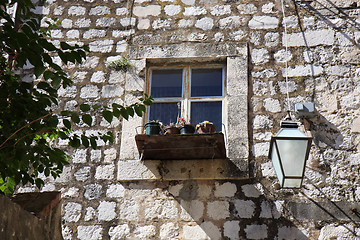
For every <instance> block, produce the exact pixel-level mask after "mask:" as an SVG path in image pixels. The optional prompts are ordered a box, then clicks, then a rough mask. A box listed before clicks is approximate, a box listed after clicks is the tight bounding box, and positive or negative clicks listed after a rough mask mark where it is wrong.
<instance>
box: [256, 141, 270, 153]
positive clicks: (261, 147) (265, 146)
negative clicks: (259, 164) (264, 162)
mask: <svg viewBox="0 0 360 240" xmlns="http://www.w3.org/2000/svg"><path fill="white" fill-rule="evenodd" d="M269 147H270V144H269V142H262V143H255V144H254V146H253V148H254V149H253V153H254V156H255V157H260V156H267V155H268V153H269Z"/></svg>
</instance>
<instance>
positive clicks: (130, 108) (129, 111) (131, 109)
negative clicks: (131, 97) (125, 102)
mask: <svg viewBox="0 0 360 240" xmlns="http://www.w3.org/2000/svg"><path fill="white" fill-rule="evenodd" d="M126 111H127V112H128V114H129V115H130V116H131V117H133V116H134V109H133V108H132V107H127V108H126Z"/></svg>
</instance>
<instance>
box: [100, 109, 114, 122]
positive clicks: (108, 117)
mask: <svg viewBox="0 0 360 240" xmlns="http://www.w3.org/2000/svg"><path fill="white" fill-rule="evenodd" d="M102 116H103V117H104V118H105V120H106V121H108V122H109V123H111V122H112V119H113V113H112V112H111V111H108V110H105V111H103V112H102Z"/></svg>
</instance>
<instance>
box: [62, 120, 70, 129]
mask: <svg viewBox="0 0 360 240" xmlns="http://www.w3.org/2000/svg"><path fill="white" fill-rule="evenodd" d="M63 123H64V126H65V127H66V128H67V129H71V123H70V121H69V120H67V119H63Z"/></svg>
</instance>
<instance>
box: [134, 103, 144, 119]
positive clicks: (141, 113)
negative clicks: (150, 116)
mask: <svg viewBox="0 0 360 240" xmlns="http://www.w3.org/2000/svg"><path fill="white" fill-rule="evenodd" d="M134 109H135V113H136V115H138V116H139V117H142V115H143V112H142V110H141V108H140V107H139V106H138V105H135V106H134Z"/></svg>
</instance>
